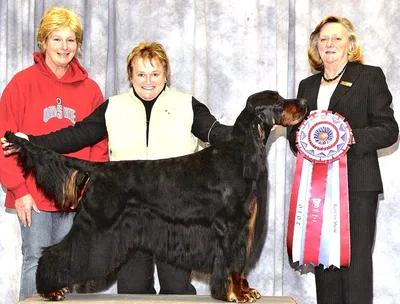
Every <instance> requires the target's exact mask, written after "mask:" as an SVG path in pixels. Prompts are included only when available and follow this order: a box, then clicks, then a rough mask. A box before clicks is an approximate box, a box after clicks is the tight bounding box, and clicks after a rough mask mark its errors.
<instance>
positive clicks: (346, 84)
mask: <svg viewBox="0 0 400 304" xmlns="http://www.w3.org/2000/svg"><path fill="white" fill-rule="evenodd" d="M340 84H341V85H344V86H346V87H351V86H352V85H353V84H352V83H351V82H347V81H344V80H342V81H341V82H340Z"/></svg>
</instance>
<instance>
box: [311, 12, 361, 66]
mask: <svg viewBox="0 0 400 304" xmlns="http://www.w3.org/2000/svg"><path fill="white" fill-rule="evenodd" d="M327 23H339V24H341V25H343V26H344V28H345V29H346V30H347V32H348V38H349V41H350V48H349V50H348V51H347V54H348V60H349V62H358V63H363V61H364V59H363V55H362V49H361V46H360V43H359V41H358V37H357V34H356V32H355V29H354V26H353V24H351V22H350V21H349V20H348V19H346V18H343V17H337V16H332V15H330V16H326V17H324V18H323V19H322V20H321V21H320V23H319V24H318V25H317V26H316V27H315V29H314V31H313V32H312V33H311V35H310V41H309V43H308V50H307V54H308V61H309V63H310V66H311V69H312V70H313V71H314V72H319V71H322V70H323V66H324V64H323V62H322V59H321V57H320V55H319V53H318V39H319V34H320V32H321V28H322V27H323V26H324V25H325V24H327Z"/></svg>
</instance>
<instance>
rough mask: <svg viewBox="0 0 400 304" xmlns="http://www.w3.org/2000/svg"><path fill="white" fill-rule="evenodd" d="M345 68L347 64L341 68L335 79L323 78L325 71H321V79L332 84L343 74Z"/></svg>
mask: <svg viewBox="0 0 400 304" xmlns="http://www.w3.org/2000/svg"><path fill="white" fill-rule="evenodd" d="M346 67H347V63H346V64H345V66H344V67H343V69H342V70H341V71H340V73H339V74H337V75H336V76H335V77H333V78H329V79H327V78H325V70H323V71H322V72H323V73H322V78H323V79H324V80H325V81H326V82H332V81H334V80H336V79H338V78H339V77H340V75H342V74H343V72H344V70H345V69H346Z"/></svg>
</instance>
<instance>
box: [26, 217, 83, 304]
mask: <svg viewBox="0 0 400 304" xmlns="http://www.w3.org/2000/svg"><path fill="white" fill-rule="evenodd" d="M74 215H75V212H46V211H40V213H36V212H34V211H33V210H32V225H31V226H30V227H28V226H27V227H24V225H21V240H22V246H21V250H22V269H21V286H20V292H19V299H20V301H22V300H24V299H26V298H27V297H29V296H31V295H32V294H34V293H36V268H37V265H38V260H39V258H40V256H41V251H42V247H46V246H50V245H53V244H56V243H58V242H59V241H61V239H62V238H63V237H64V236H65V235H66V234H67V232H68V231H69V230H70V228H71V225H72V221H73V218H74Z"/></svg>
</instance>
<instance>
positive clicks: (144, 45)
mask: <svg viewBox="0 0 400 304" xmlns="http://www.w3.org/2000/svg"><path fill="white" fill-rule="evenodd" d="M139 58H142V59H149V60H150V62H151V61H152V60H153V59H157V60H158V61H159V62H160V63H161V65H162V66H163V68H164V74H165V79H166V83H167V85H168V86H170V84H171V70H170V67H169V60H168V56H167V53H166V52H165V50H164V47H163V46H162V45H161V44H160V43H158V42H141V43H139V45H138V46H136V47H135V48H133V50H132V51H131V52H130V53H129V55H128V57H127V58H126V63H127V66H126V69H127V72H128V80H129V81H130V80H131V79H132V73H133V67H132V63H133V62H135V61H136V60H138V59H139Z"/></svg>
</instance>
